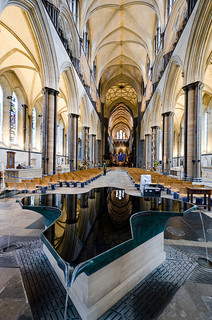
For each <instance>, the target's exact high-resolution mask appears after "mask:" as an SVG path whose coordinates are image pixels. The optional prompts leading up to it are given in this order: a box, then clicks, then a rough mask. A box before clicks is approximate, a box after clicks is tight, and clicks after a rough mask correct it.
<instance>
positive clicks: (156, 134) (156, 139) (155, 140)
mask: <svg viewBox="0 0 212 320" xmlns="http://www.w3.org/2000/svg"><path fill="white" fill-rule="evenodd" d="M159 144H160V127H159V126H153V127H152V167H153V166H154V163H155V161H159V151H160V145H159Z"/></svg>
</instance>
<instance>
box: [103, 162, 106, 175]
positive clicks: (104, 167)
mask: <svg viewBox="0 0 212 320" xmlns="http://www.w3.org/2000/svg"><path fill="white" fill-rule="evenodd" d="M103 169H104V176H106V172H107V165H106V163H105V162H104V165H103Z"/></svg>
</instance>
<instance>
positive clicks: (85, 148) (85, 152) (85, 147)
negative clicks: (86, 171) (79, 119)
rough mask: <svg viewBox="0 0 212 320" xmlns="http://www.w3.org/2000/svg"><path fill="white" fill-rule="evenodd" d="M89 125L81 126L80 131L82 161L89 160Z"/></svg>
mask: <svg viewBox="0 0 212 320" xmlns="http://www.w3.org/2000/svg"><path fill="white" fill-rule="evenodd" d="M89 129H90V128H89V127H83V132H82V161H89Z"/></svg>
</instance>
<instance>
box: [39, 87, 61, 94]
mask: <svg viewBox="0 0 212 320" xmlns="http://www.w3.org/2000/svg"><path fill="white" fill-rule="evenodd" d="M46 92H47V93H48V94H51V95H54V96H57V95H58V94H59V91H57V90H55V89H53V88H49V87H44V88H43V89H42V93H46Z"/></svg>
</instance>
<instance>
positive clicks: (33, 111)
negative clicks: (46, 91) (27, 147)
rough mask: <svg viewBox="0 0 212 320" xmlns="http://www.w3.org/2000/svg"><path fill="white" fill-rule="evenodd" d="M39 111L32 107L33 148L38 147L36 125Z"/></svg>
mask: <svg viewBox="0 0 212 320" xmlns="http://www.w3.org/2000/svg"><path fill="white" fill-rule="evenodd" d="M36 117H37V112H36V109H35V107H34V108H33V109H32V148H36V133H37V132H36V126H37V119H36Z"/></svg>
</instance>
